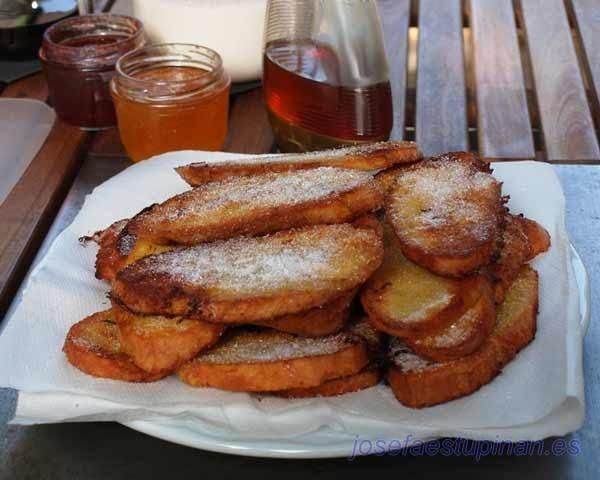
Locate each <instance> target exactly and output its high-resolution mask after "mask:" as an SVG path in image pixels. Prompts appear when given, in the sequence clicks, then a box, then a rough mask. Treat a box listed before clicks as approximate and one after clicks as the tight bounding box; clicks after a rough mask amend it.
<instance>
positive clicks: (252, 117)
mask: <svg viewBox="0 0 600 480" xmlns="http://www.w3.org/2000/svg"><path fill="white" fill-rule="evenodd" d="M233 102H234V103H233V106H232V107H231V110H230V116H229V132H228V136H227V141H226V142H225V147H224V148H223V150H224V151H226V152H238V153H268V152H270V151H271V149H272V148H273V131H272V130H271V125H270V124H269V118H268V117H267V109H266V108H265V102H264V98H263V93H262V89H261V88H257V89H255V90H252V91H250V92H247V93H242V94H240V95H238V96H237V97H235V99H234V101H233Z"/></svg>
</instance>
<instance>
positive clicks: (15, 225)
mask: <svg viewBox="0 0 600 480" xmlns="http://www.w3.org/2000/svg"><path fill="white" fill-rule="evenodd" d="M47 95H48V89H47V86H46V82H45V80H44V77H43V75H42V74H41V73H40V74H35V75H31V76H29V77H26V78H24V79H22V80H19V81H17V82H14V83H12V84H10V85H8V86H7V87H6V88H5V89H4V91H3V92H2V97H4V98H35V99H37V100H45V99H46V97H47ZM87 138H88V134H87V133H86V132H83V131H81V130H79V129H78V128H75V127H71V126H69V125H66V124H64V123H63V122H61V121H60V120H57V121H56V123H55V124H54V126H53V127H52V130H51V131H50V134H49V135H48V138H47V139H46V142H45V143H44V145H42V147H41V149H40V151H39V152H38V153H37V155H36V156H35V157H34V159H33V160H32V161H31V163H30V164H29V167H28V168H27V170H25V173H24V174H23V176H22V177H21V178H20V179H19V181H18V182H17V184H16V185H15V187H14V188H13V189H12V191H11V193H10V194H9V195H8V197H6V199H5V200H4V202H3V203H2V204H0V230H1V231H2V235H1V236H0V317H2V315H3V314H4V311H5V310H6V308H7V307H8V305H9V303H10V301H11V299H12V295H13V294H14V292H15V291H16V289H17V287H18V286H19V283H20V281H21V279H22V278H23V275H24V274H25V272H26V270H27V267H28V266H29V263H30V262H31V259H32V258H33V256H34V255H35V252H36V250H37V248H38V247H39V245H40V243H41V241H42V239H43V237H44V235H45V234H46V231H47V230H48V227H49V226H50V224H51V223H52V220H53V218H54V215H55V214H56V211H57V210H58V208H59V207H60V203H61V202H62V200H63V198H64V195H65V193H66V191H67V188H68V187H69V185H70V183H71V180H72V178H73V177H74V175H75V173H76V171H77V168H78V165H79V156H78V152H79V151H80V149H81V147H82V146H83V145H84V144H85V142H86V140H87Z"/></svg>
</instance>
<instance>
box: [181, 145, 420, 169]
mask: <svg viewBox="0 0 600 480" xmlns="http://www.w3.org/2000/svg"><path fill="white" fill-rule="evenodd" d="M400 148H403V149H407V150H410V149H415V148H416V143H414V142H405V141H388V142H375V143H368V144H363V145H352V146H348V147H344V148H336V149H333V150H326V151H317V152H306V153H294V154H281V155H257V156H249V157H244V158H235V159H231V158H225V159H220V158H217V159H214V160H211V161H206V162H198V163H193V164H191V165H187V166H186V167H209V168H210V167H213V166H214V167H221V166H223V167H235V166H237V165H256V164H260V165H270V164H271V165H272V164H282V163H290V164H298V163H299V164H304V163H317V164H320V163H322V162H323V161H330V160H335V159H339V160H340V161H343V160H344V157H348V156H352V157H368V156H370V155H373V154H376V153H378V152H380V151H382V152H386V151H390V150H396V149H400ZM184 168H185V167H184Z"/></svg>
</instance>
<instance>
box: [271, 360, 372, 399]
mask: <svg viewBox="0 0 600 480" xmlns="http://www.w3.org/2000/svg"><path fill="white" fill-rule="evenodd" d="M381 378H382V374H381V370H380V369H379V368H377V367H367V368H365V369H364V370H362V371H360V372H358V373H356V374H354V375H349V376H347V377H341V378H334V379H333V380H327V381H326V382H324V383H322V384H321V385H317V386H316V387H309V388H292V389H290V390H284V391H281V392H277V394H278V395H279V396H280V397H285V398H309V397H335V396H337V395H343V394H344V393H351V392H357V391H359V390H365V389H367V388H370V387H374V386H375V385H377V384H378V383H379V382H380V381H381Z"/></svg>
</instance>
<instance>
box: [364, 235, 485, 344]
mask: <svg viewBox="0 0 600 480" xmlns="http://www.w3.org/2000/svg"><path fill="white" fill-rule="evenodd" d="M384 243H385V256H384V261H383V264H382V265H381V266H380V267H379V269H378V270H377V271H376V272H375V273H374V274H373V276H371V278H370V279H369V280H368V281H367V283H366V284H365V286H364V287H363V290H362V294H361V302H362V305H363V308H364V309H365V311H366V312H367V314H368V315H369V318H370V320H371V321H372V322H373V324H374V325H375V326H376V328H378V329H380V330H382V331H384V332H386V333H389V334H390V335H395V336H400V337H413V336H416V335H421V336H422V335H427V334H431V333H434V332H436V333H437V332H439V330H440V329H443V328H446V327H449V326H450V325H451V324H452V323H453V322H455V321H456V320H457V319H458V318H460V317H461V315H463V314H464V313H465V312H466V311H467V310H468V309H470V308H471V307H473V306H474V305H475V304H476V303H477V301H478V300H479V299H480V298H481V296H482V295H483V293H484V291H486V289H488V288H489V282H488V279H487V277H485V276H484V275H476V276H472V277H468V278H465V279H452V278H445V277H440V276H438V275H435V274H433V273H431V272H429V271H428V270H426V269H424V268H422V267H420V266H418V265H416V264H414V263H412V262H411V261H410V260H408V259H407V258H406V257H405V256H404V255H403V254H402V251H401V249H400V245H399V241H398V238H397V237H396V235H394V233H393V232H392V231H391V229H390V228H389V226H387V225H386V227H385V234H384Z"/></svg>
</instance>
